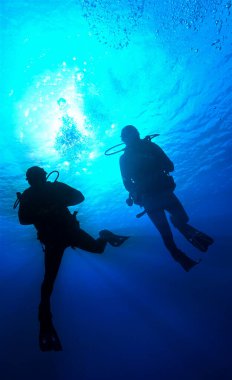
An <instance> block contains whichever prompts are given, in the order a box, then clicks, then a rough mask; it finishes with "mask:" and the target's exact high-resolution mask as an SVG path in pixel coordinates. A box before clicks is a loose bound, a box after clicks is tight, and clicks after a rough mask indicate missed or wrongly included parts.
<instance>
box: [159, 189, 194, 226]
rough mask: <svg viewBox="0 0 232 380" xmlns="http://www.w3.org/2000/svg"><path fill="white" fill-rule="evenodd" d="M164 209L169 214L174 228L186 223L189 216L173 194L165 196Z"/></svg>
mask: <svg viewBox="0 0 232 380" xmlns="http://www.w3.org/2000/svg"><path fill="white" fill-rule="evenodd" d="M165 209H166V210H167V211H168V212H169V213H170V214H171V221H172V223H173V225H174V226H175V227H176V228H178V227H177V226H180V225H185V224H186V223H188V221H189V216H188V214H187V212H186V211H185V209H184V207H183V205H182V203H181V202H180V200H179V199H178V198H177V196H176V195H175V194H174V193H170V194H167V197H166V202H165Z"/></svg>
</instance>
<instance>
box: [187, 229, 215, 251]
mask: <svg viewBox="0 0 232 380" xmlns="http://www.w3.org/2000/svg"><path fill="white" fill-rule="evenodd" d="M188 241H189V243H191V244H192V245H193V246H194V247H195V248H197V249H199V251H201V252H207V250H208V248H209V246H210V245H211V244H213V243H214V240H213V239H212V238H211V237H210V236H208V235H206V234H204V233H203V232H200V231H198V230H195V231H194V233H193V234H192V236H190V237H189V238H188Z"/></svg>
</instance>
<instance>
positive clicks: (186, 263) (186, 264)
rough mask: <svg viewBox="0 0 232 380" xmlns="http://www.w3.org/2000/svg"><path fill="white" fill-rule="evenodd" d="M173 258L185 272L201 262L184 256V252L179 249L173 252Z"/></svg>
mask: <svg viewBox="0 0 232 380" xmlns="http://www.w3.org/2000/svg"><path fill="white" fill-rule="evenodd" d="M174 258H175V260H176V261H177V262H178V263H179V264H180V265H181V266H182V268H183V269H184V270H185V272H189V271H190V269H192V268H193V267H195V266H196V265H198V264H199V263H200V262H201V260H198V261H195V260H193V259H191V258H190V257H188V256H186V255H185V253H184V252H182V251H181V250H180V249H178V250H177V251H176V252H175V256H174Z"/></svg>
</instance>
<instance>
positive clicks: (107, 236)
mask: <svg viewBox="0 0 232 380" xmlns="http://www.w3.org/2000/svg"><path fill="white" fill-rule="evenodd" d="M99 236H100V238H102V239H104V240H106V241H107V242H108V243H109V244H110V245H112V246H113V247H119V246H120V245H122V244H123V243H124V242H125V241H126V240H127V239H129V236H122V235H116V234H113V232H111V231H109V230H102V231H100V232H99Z"/></svg>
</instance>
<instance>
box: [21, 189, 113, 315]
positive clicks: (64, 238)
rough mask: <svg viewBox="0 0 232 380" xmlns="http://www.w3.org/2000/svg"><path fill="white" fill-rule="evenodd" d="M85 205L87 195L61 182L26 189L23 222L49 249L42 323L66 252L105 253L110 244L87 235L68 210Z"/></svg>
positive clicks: (42, 287)
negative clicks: (67, 250)
mask: <svg viewBox="0 0 232 380" xmlns="http://www.w3.org/2000/svg"><path fill="white" fill-rule="evenodd" d="M83 201H84V196H83V194H82V193H81V192H80V191H78V190H76V189H74V188H72V187H70V186H68V185H66V184H64V183H61V182H54V183H51V182H45V183H44V184H42V185H40V186H36V187H35V186H32V187H29V188H28V189H26V190H25V191H24V192H23V194H22V196H21V199H20V205H19V212H18V216H19V221H20V223H21V224H24V225H25V224H33V225H34V226H35V228H36V230H37V233H38V239H39V240H40V241H41V242H42V243H43V245H44V247H45V249H44V252H45V273H44V279H43V282H42V286H41V302H40V307H39V319H40V321H41V320H43V319H45V320H46V319H49V318H50V297H51V294H52V290H53V286H54V282H55V279H56V276H57V273H58V270H59V267H60V264H61V260H62V257H63V253H64V250H65V248H67V247H69V246H71V247H79V248H81V249H83V250H85V251H88V252H93V253H102V252H103V251H104V249H105V246H106V244H107V242H106V240H104V239H102V238H98V239H93V238H92V237H91V236H90V235H89V234H87V233H86V232H85V231H83V230H82V229H81V228H80V226H79V222H78V221H77V220H76V218H75V216H74V215H72V214H71V213H70V211H69V210H68V206H73V205H76V204H79V203H81V202H83Z"/></svg>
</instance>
